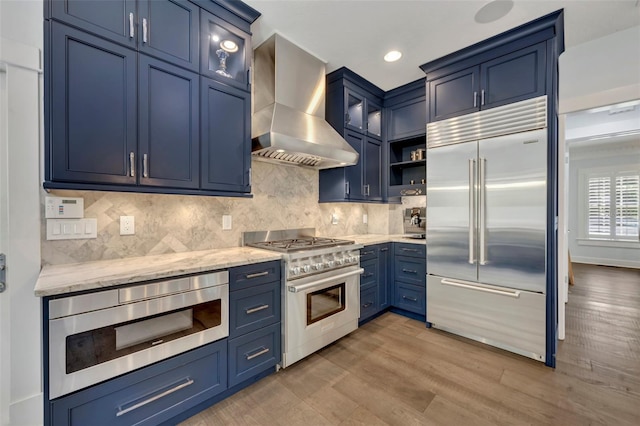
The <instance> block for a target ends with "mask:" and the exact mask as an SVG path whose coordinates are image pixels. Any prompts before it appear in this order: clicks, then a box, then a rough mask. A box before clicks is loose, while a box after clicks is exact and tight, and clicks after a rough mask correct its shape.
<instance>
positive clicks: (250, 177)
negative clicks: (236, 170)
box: [249, 167, 253, 186]
mask: <svg viewBox="0 0 640 426" xmlns="http://www.w3.org/2000/svg"><path fill="white" fill-rule="evenodd" d="M252 178H253V176H252V174H251V167H249V186H251V180H252Z"/></svg>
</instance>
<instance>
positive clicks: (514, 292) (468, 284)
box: [440, 278, 520, 299]
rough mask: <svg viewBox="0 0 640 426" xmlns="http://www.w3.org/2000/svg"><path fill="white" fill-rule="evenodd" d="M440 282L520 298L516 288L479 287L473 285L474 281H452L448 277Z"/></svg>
mask: <svg viewBox="0 0 640 426" xmlns="http://www.w3.org/2000/svg"><path fill="white" fill-rule="evenodd" d="M440 282H441V283H442V284H444V285H449V286H452V287H461V288H466V289H469V290H476V291H482V292H485V293H492V294H499V295H501V296H507V297H513V298H514V299H518V298H520V292H519V291H518V290H507V289H505V290H498V289H494V288H488V287H480V286H478V285H475V283H471V282H467V281H453V280H450V279H448V278H443V279H442V280H440Z"/></svg>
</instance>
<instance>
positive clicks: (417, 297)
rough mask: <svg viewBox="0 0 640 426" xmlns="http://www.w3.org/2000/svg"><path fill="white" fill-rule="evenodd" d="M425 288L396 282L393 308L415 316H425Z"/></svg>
mask: <svg viewBox="0 0 640 426" xmlns="http://www.w3.org/2000/svg"><path fill="white" fill-rule="evenodd" d="M425 290H426V288H425V287H424V286H418V285H413V284H409V283H405V282H400V281H396V286H395V303H394V306H396V307H397V308H400V309H404V310H406V311H409V312H414V313H416V314H421V315H425V314H426V307H425V305H426V301H427V300H426V291H425Z"/></svg>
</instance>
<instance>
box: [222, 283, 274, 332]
mask: <svg viewBox="0 0 640 426" xmlns="http://www.w3.org/2000/svg"><path fill="white" fill-rule="evenodd" d="M280 299H281V298H280V281H274V282H272V283H268V284H263V285H259V286H255V287H249V288H245V289H243V290H238V291H232V292H230V293H229V337H230V338H234V337H238V336H240V335H242V334H244V333H248V332H250V331H255V330H258V329H259V328H262V327H264V326H267V325H271V324H273V323H276V322H279V321H280Z"/></svg>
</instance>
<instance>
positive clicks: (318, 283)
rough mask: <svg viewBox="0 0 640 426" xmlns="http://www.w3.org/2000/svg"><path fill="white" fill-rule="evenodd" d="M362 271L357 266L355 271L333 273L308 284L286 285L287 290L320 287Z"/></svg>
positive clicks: (293, 291)
mask: <svg viewBox="0 0 640 426" xmlns="http://www.w3.org/2000/svg"><path fill="white" fill-rule="evenodd" d="M363 272H364V269H362V268H358V269H356V270H355V271H351V272H345V273H343V274H339V275H333V276H331V277H327V278H324V279H321V280H318V281H314V282H312V283H309V284H300V285H290V286H288V290H289V291H290V292H291V293H298V292H300V291H304V290H309V289H311V288H316V287H322V286H323V285H325V284H326V283H330V282H332V281H336V280H341V279H343V278H348V277H351V276H353V275H360V274H362V273H363Z"/></svg>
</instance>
